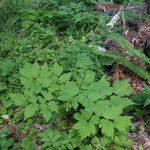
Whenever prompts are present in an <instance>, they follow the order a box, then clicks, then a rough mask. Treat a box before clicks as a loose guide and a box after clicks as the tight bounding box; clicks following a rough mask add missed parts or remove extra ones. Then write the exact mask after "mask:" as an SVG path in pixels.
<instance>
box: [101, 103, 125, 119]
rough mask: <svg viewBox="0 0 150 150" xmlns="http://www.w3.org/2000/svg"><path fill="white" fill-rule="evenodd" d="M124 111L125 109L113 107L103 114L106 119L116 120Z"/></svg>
mask: <svg viewBox="0 0 150 150" xmlns="http://www.w3.org/2000/svg"><path fill="white" fill-rule="evenodd" d="M122 111H123V109H122V107H120V106H111V107H109V108H108V109H107V110H105V113H103V117H104V118H106V119H111V120H114V119H116V118H117V117H118V116H119V115H120V114H121V113H122Z"/></svg>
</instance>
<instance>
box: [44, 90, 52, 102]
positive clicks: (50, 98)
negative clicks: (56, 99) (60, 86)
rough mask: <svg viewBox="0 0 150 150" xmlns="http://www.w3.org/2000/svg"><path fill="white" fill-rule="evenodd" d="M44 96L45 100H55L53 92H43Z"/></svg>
mask: <svg viewBox="0 0 150 150" xmlns="http://www.w3.org/2000/svg"><path fill="white" fill-rule="evenodd" d="M42 95H43V96H44V98H45V100H48V101H49V100H52V99H53V95H52V93H51V92H46V91H42Z"/></svg>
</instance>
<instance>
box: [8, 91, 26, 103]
mask: <svg viewBox="0 0 150 150" xmlns="http://www.w3.org/2000/svg"><path fill="white" fill-rule="evenodd" d="M10 97H11V99H12V100H13V101H14V103H15V105H16V106H25V105H26V104H27V100H26V98H25V96H24V95H23V94H21V93H18V94H17V93H16V94H10Z"/></svg>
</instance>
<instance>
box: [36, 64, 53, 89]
mask: <svg viewBox="0 0 150 150" xmlns="http://www.w3.org/2000/svg"><path fill="white" fill-rule="evenodd" d="M50 75H51V72H50V71H49V68H48V65H47V64H46V63H45V64H44V65H42V66H41V71H40V73H39V76H38V79H37V80H38V82H40V83H41V84H42V86H43V87H49V86H50V85H51V83H52V80H51V78H50Z"/></svg>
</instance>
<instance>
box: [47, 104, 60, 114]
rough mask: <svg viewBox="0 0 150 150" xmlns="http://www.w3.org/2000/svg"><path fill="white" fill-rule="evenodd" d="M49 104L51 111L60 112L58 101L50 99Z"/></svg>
mask: <svg viewBox="0 0 150 150" xmlns="http://www.w3.org/2000/svg"><path fill="white" fill-rule="evenodd" d="M48 106H49V108H50V111H55V112H58V109H59V107H58V103H57V102H54V101H50V102H49V103H48Z"/></svg>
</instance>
